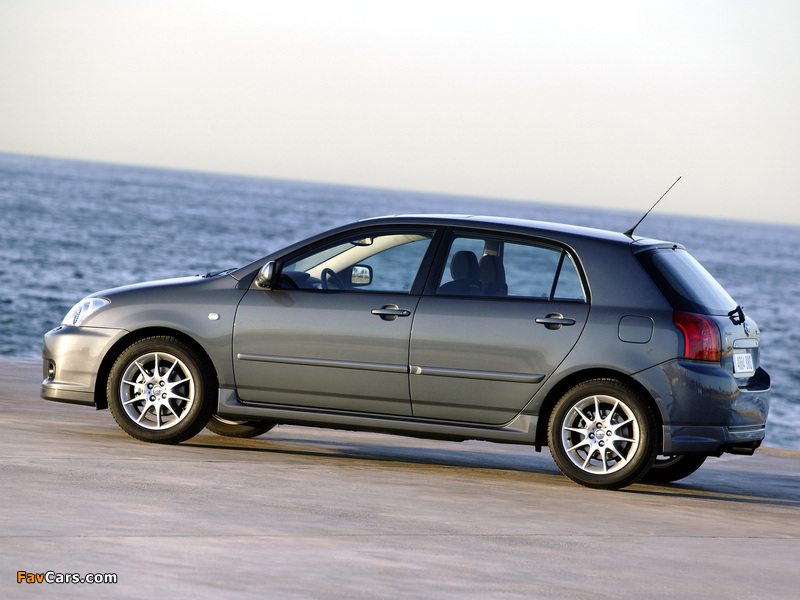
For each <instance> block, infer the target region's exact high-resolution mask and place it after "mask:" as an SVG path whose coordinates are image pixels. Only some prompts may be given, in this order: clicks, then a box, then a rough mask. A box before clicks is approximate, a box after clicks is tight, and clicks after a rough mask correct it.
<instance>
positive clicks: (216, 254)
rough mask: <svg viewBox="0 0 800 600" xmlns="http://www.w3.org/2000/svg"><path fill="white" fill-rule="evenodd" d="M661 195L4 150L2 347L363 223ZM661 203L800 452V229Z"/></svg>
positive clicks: (603, 212)
mask: <svg viewBox="0 0 800 600" xmlns="http://www.w3.org/2000/svg"><path fill="white" fill-rule="evenodd" d="M654 201H655V199H653V200H652V202H654ZM652 202H649V203H648V202H644V203H643V205H642V206H641V207H638V206H637V207H635V210H630V211H626V210H608V209H600V208H592V207H577V206H560V205H553V204H545V203H539V202H526V201H521V200H503V199H497V198H480V197H466V196H456V195H445V194H434V193H424V192H411V191H398V190H389V189H377V188H364V187H357V186H347V185H335V184H326V183H313V182H300V181H287V180H278V179H267V178H259V177H250V176H244V175H224V174H216V173H204V172H199V171H177V170H170V169H162V168H154V167H137V166H127V165H113V164H104V163H96V162H84V161H76V160H67V159H56V158H44V157H33V156H22V155H14V154H2V153H0V206H1V207H2V209H3V210H2V211H0V225H1V227H0V236H1V237H0V239H2V244H0V307H2V309H3V310H2V311H0V355H5V356H19V357H38V356H40V355H41V345H42V336H43V335H44V334H45V333H46V332H47V331H48V330H50V329H52V328H53V327H55V326H57V325H58V324H59V323H60V321H61V319H62V318H63V317H64V315H65V314H66V312H67V311H68V310H69V308H70V307H71V306H72V305H73V304H75V303H76V302H77V301H78V300H80V299H81V298H83V297H84V296H86V295H87V294H90V293H92V292H96V291H99V290H103V289H108V288H111V287H116V286H120V285H125V284H129V283H135V282H139V281H149V280H155V279H164V278H169V277H175V276H181V275H194V274H202V273H207V272H209V271H214V270H217V269H225V268H230V267H237V266H241V265H244V264H247V263H249V262H251V261H253V260H256V259H258V258H260V257H262V256H264V255H266V254H267V253H269V252H272V251H275V250H278V249H280V248H281V247H283V246H286V245H288V244H290V243H293V242H295V241H298V240H300V239H303V238H305V237H307V236H310V235H312V234H315V233H318V232H321V231H323V230H326V229H329V228H331V227H335V226H337V225H341V224H344V223H348V222H351V221H354V220H358V219H364V218H368V217H374V216H379V215H386V214H403V213H456V214H492V215H498V216H506V217H518V218H526V219H536V220H541V221H554V222H561V223H569V224H573V225H582V226H588V227H596V228H600V229H609V230H613V231H626V230H627V229H629V228H630V227H631V226H632V225H633V224H634V223H636V221H637V220H638V219H639V218H641V216H642V215H643V214H644V212H645V211H646V210H647V209H648V208H650V206H651V205H652ZM665 202H666V199H665ZM659 208H660V207H659ZM659 208H656V210H655V211H654V212H653V213H651V214H650V215H649V216H648V217H647V218H646V219H645V220H644V222H643V223H642V224H641V225H640V226H639V227H638V229H637V230H636V232H637V234H640V235H645V236H649V237H654V238H657V239H664V240H669V241H674V242H678V243H681V244H683V245H685V246H686V247H687V249H688V250H689V251H690V252H691V253H692V254H693V255H694V256H695V257H696V258H697V259H698V260H699V261H700V262H701V263H703V265H704V266H705V267H706V268H707V269H708V270H709V271H710V272H711V273H712V274H713V275H714V276H715V277H716V278H717V279H718V280H719V281H720V283H722V285H723V286H724V287H725V288H726V289H727V290H728V291H729V292H730V293H731V295H732V296H733V297H734V299H736V301H737V302H739V303H740V304H741V305H742V306H744V307H745V310H746V312H747V314H748V315H749V316H751V317H752V318H754V319H755V320H756V322H757V323H758V325H759V327H760V329H761V332H762V338H761V339H762V350H761V362H762V366H763V367H764V368H765V369H766V370H767V371H768V372H769V373H770V375H771V376H772V390H773V391H772V404H771V409H770V416H769V420H768V425H767V439H766V441H765V445H769V446H776V447H782V448H789V449H794V450H800V438H798V436H796V435H795V434H794V431H795V427H796V426H797V425H799V424H800V398H798V394H797V392H796V391H793V390H797V389H798V387H800V371H799V370H798V368H797V367H796V366H795V365H794V364H793V363H792V361H791V359H792V358H796V357H797V352H796V350H795V349H796V348H798V347H800V320H798V318H797V313H798V310H797V309H798V308H800V306H798V305H799V304H800V301H798V298H800V226H797V225H786V224H775V223H764V222H755V221H752V222H748V221H736V220H730V219H709V218H705V217H689V216H680V215H673V214H665V213H661V212H659Z"/></svg>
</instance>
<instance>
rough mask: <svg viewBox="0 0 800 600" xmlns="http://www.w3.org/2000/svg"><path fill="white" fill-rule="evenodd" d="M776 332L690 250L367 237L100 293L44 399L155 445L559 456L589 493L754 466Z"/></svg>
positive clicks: (404, 230)
mask: <svg viewBox="0 0 800 600" xmlns="http://www.w3.org/2000/svg"><path fill="white" fill-rule="evenodd" d="M759 341H760V336H759V330H758V327H757V326H756V324H755V323H754V322H753V321H752V320H751V319H750V318H749V317H747V316H746V315H745V314H744V312H743V310H742V308H741V307H740V306H739V305H738V304H737V303H736V302H735V301H734V300H733V299H731V297H730V296H729V295H728V294H727V293H726V292H725V290H724V289H723V288H722V287H721V286H720V285H719V284H718V283H717V282H716V281H715V280H714V278H713V277H711V275H709V274H708V272H707V271H706V270H705V269H704V268H703V267H702V266H701V265H700V264H699V263H698V262H697V261H696V260H695V259H694V258H692V256H691V255H690V254H689V253H688V252H687V251H686V250H685V249H684V248H683V247H682V246H681V245H679V244H675V243H672V242H662V241H657V240H652V239H645V238H641V237H637V236H633V235H632V234H630V235H627V234H621V233H613V232H609V231H601V230H596V229H588V228H582V227H573V226H567V225H556V224H551V223H542V222H536V221H526V220H516V219H503V218H492V217H471V216H450V215H445V216H437V215H416V216H399V217H382V218H376V219H368V220H365V221H360V222H358V223H354V224H351V225H347V226H344V227H339V228H337V229H334V230H331V231H328V232H326V233H322V234H320V235H317V236H314V237H312V238H309V239H307V240H304V241H302V242H299V243H297V244H294V245H292V246H290V247H288V248H286V249H284V250H281V251H279V252H275V253H274V254H271V255H269V256H267V257H264V258H262V259H260V260H258V261H256V262H253V263H251V264H249V265H247V266H244V267H241V268H239V269H235V270H229V271H224V272H219V273H210V274H208V275H205V276H196V277H187V278H181V279H172V280H166V281H158V282H152V283H143V284H137V285H130V286H125V287H120V288H116V289H112V290H107V291H103V292H98V293H96V294H92V295H90V296H89V297H87V298H85V299H84V300H82V301H81V302H79V303H78V304H76V305H75V307H74V308H73V309H72V310H70V311H69V313H68V314H67V316H66V317H65V318H64V321H63V322H62V324H61V325H60V326H58V327H57V328H55V329H53V330H52V331H50V332H48V333H47V334H46V335H45V340H44V349H43V358H44V378H45V379H44V381H43V383H42V396H43V397H44V398H47V399H50V400H58V401H63V402H72V403H76V404H85V405H89V406H95V407H96V408H98V409H102V408H110V410H111V413H112V415H113V416H114V418H115V419H116V421H117V423H118V424H119V425H120V427H121V428H122V429H123V430H125V431H126V432H127V433H128V434H130V435H131V436H133V437H135V438H137V439H139V440H144V441H147V442H158V443H177V442H181V441H184V440H187V439H189V438H190V437H192V436H194V435H196V434H197V433H199V432H200V431H201V430H202V429H203V428H204V427H208V428H209V429H210V430H212V431H214V432H216V433H219V434H221V435H228V436H235V437H253V436H257V435H261V434H263V433H265V432H267V431H269V430H270V429H271V428H272V427H274V426H275V425H277V424H281V423H285V424H295V425H308V426H315V427H330V428H337V429H348V430H367V431H378V432H385V433H395V434H403V435H409V436H418V437H429V438H437V439H444V440H453V441H463V440H469V439H477V440H488V441H492V442H505V443H513V444H529V445H531V446H534V447H535V448H536V449H537V450H541V448H542V447H543V446H545V445H547V446H549V448H550V452H551V454H552V456H553V458H554V460H555V462H556V464H557V465H558V467H559V468H560V469H561V471H562V472H563V473H564V474H565V475H567V476H568V477H569V478H571V479H572V480H574V481H576V482H578V483H580V484H583V485H586V486H590V487H596V488H609V489H616V488H620V487H623V486H625V485H628V484H630V483H633V482H635V481H637V480H639V479H641V478H645V479H647V480H651V481H660V482H668V481H675V480H677V479H680V478H683V477H686V476H687V475H689V474H690V473H692V472H694V471H695V470H696V469H697V468H698V467H699V466H700V465H701V464H702V463H703V461H704V460H705V458H706V457H707V456H719V455H720V454H721V453H723V452H733V453H737V454H752V453H753V452H754V450H755V449H756V448H757V447H758V446H759V444H760V443H761V441H762V440H763V439H764V435H765V423H766V418H767V412H768V408H769V392H770V381H769V376H768V374H767V373H766V372H765V371H764V370H763V369H762V368H761V367H760V365H759Z"/></svg>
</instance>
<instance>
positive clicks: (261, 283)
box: [256, 260, 276, 289]
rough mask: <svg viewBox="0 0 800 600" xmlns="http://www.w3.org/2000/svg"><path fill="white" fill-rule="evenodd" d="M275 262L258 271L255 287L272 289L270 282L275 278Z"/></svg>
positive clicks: (270, 262) (272, 261)
mask: <svg viewBox="0 0 800 600" xmlns="http://www.w3.org/2000/svg"><path fill="white" fill-rule="evenodd" d="M275 271H276V267H275V261H274V260H271V261H269V262H268V263H267V264H265V265H264V266H263V267H261V268H260V269H259V270H258V275H256V285H257V286H258V287H260V288H265V289H272V280H273V278H274V277H275Z"/></svg>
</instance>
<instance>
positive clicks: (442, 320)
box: [409, 231, 589, 425]
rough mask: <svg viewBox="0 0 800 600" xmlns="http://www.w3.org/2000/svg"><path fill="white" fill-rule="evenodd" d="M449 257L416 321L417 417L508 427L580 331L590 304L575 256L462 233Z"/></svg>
mask: <svg viewBox="0 0 800 600" xmlns="http://www.w3.org/2000/svg"><path fill="white" fill-rule="evenodd" d="M445 251H446V252H447V254H446V260H445V262H444V263H443V265H442V267H440V269H439V270H440V271H441V272H442V274H441V276H440V277H438V281H433V282H430V283H431V285H429V288H428V289H427V290H426V292H427V293H426V295H425V296H423V297H422V298H421V300H420V303H419V305H418V307H417V311H416V315H415V317H414V327H413V331H412V337H411V348H410V360H409V363H410V366H409V370H410V387H411V401H412V407H413V414H414V416H415V417H423V418H434V419H445V420H450V421H464V422H472V423H482V424H493V425H497V424H503V423H507V422H508V421H510V420H511V419H513V418H514V417H515V416H516V415H517V414H518V413H519V412H520V411H521V410H522V408H523V407H524V406H525V405H526V404H527V403H528V401H529V400H530V399H531V398H532V397H533V395H534V394H535V393H536V391H537V390H538V389H539V386H540V385H541V383H542V382H543V381H544V380H545V379H546V378H547V377H549V376H550V375H551V374H552V373H553V371H554V370H555V369H556V367H557V366H558V365H559V364H560V363H561V362H562V361H563V360H564V358H565V357H566V356H567V354H568V353H569V352H570V350H571V349H572V348H573V346H574V345H575V343H576V342H577V340H578V338H579V337H580V334H581V332H582V330H583V328H584V326H585V324H586V319H587V317H588V312H589V305H588V303H587V301H586V294H585V292H584V284H583V281H582V279H581V276H580V274H579V271H578V269H577V267H576V262H575V258H574V257H573V255H572V254H571V253H570V252H569V251H568V250H567V249H566V248H562V247H560V246H557V245H554V244H552V243H544V242H537V241H531V240H527V239H523V238H509V237H503V236H495V235H480V234H475V233H470V232H468V231H464V232H456V233H454V234H453V235H452V236H451V239H450V242H449V244H447V245H445ZM469 264H475V265H477V273H476V272H475V269H474V268H470V267H468V266H465V265H469Z"/></svg>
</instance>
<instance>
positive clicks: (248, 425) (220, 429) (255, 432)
mask: <svg viewBox="0 0 800 600" xmlns="http://www.w3.org/2000/svg"><path fill="white" fill-rule="evenodd" d="M275 425H277V423H270V422H269V421H231V420H230V419H223V418H222V417H220V416H217V415H214V416H213V417H211V419H210V420H209V421H208V423H207V424H206V429H208V430H209V431H213V432H214V433H216V434H217V435H224V436H225V437H235V438H252V437H256V436H259V435H261V434H263V433H267V432H268V431H269V430H270V429H272V428H273V427H275Z"/></svg>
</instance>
